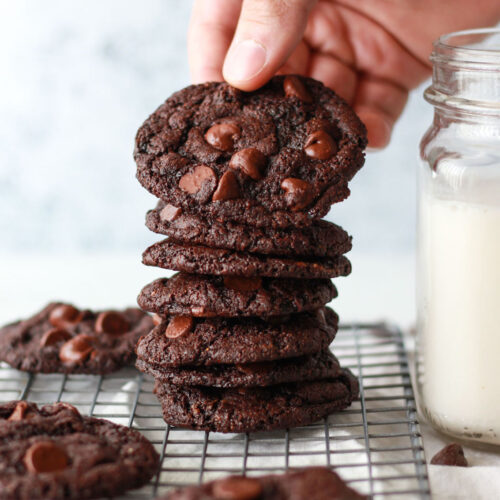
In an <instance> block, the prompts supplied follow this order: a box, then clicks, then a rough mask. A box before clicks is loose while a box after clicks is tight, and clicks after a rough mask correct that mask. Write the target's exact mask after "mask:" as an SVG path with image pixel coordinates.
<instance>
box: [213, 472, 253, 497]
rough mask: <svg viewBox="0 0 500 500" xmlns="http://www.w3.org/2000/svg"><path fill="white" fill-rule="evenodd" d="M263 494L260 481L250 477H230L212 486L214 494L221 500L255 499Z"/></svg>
mask: <svg viewBox="0 0 500 500" xmlns="http://www.w3.org/2000/svg"><path fill="white" fill-rule="evenodd" d="M261 495H262V486H261V484H260V482H259V481H258V480H257V479H251V478H249V477H228V478H226V479H221V480H219V481H216V482H215V483H214V484H213V486H212V496H214V497H215V498H218V499H220V500H255V499H256V498H259V497H260V496H261Z"/></svg>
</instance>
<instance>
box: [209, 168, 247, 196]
mask: <svg viewBox="0 0 500 500" xmlns="http://www.w3.org/2000/svg"><path fill="white" fill-rule="evenodd" d="M240 197H241V190H240V185H239V184H238V179H237V178H236V176H235V175H234V173H233V172H230V171H227V172H224V173H223V174H222V177H221V178H220V181H219V185H218V186H217V189H216V190H215V193H214V194H213V196H212V201H225V200H234V199H235V198H240Z"/></svg>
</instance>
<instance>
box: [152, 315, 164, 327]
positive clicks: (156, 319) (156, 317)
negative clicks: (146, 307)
mask: <svg viewBox="0 0 500 500" xmlns="http://www.w3.org/2000/svg"><path fill="white" fill-rule="evenodd" d="M161 322H162V319H161V316H159V315H158V314H156V313H155V314H153V324H154V325H155V326H158V325H159V324H160V323H161Z"/></svg>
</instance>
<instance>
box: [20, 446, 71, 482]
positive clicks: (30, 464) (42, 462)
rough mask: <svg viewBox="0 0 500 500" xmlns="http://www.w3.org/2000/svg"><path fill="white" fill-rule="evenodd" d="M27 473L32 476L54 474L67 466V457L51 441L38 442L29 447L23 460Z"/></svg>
mask: <svg viewBox="0 0 500 500" xmlns="http://www.w3.org/2000/svg"><path fill="white" fill-rule="evenodd" d="M23 462H24V465H25V467H26V469H27V470H28V472H31V473H33V474H40V473H44V472H45V473H47V472H56V471H59V470H62V469H65V468H66V467H67V466H68V462H69V460H68V455H67V454H66V452H65V451H64V450H63V449H62V448H61V447H60V446H57V445H56V444H55V443H53V442H52V441H38V442H37V443H35V444H33V445H31V446H30V447H29V448H28V450H27V451H26V453H25V454H24V459H23Z"/></svg>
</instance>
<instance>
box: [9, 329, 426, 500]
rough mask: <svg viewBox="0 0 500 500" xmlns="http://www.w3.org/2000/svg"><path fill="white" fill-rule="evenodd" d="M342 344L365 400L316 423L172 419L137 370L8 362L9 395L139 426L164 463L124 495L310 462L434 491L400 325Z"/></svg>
mask: <svg viewBox="0 0 500 500" xmlns="http://www.w3.org/2000/svg"><path fill="white" fill-rule="evenodd" d="M332 348H333V349H332V350H333V351H334V353H335V355H336V356H337V357H338V358H339V360H340V362H341V364H342V365H343V366H347V367H349V368H351V370H352V371H353V372H354V373H355V374H356V375H358V376H359V380H360V389H361V391H360V392H361V394H360V399H359V401H356V402H354V403H353V404H352V406H351V407H350V408H349V409H347V410H344V411H342V412H340V413H336V414H334V415H331V416H330V417H329V418H328V419H325V420H324V421H322V422H318V423H317V424H314V425H310V426H307V427H299V428H294V429H290V430H288V431H278V432H259V433H252V434H219V433H213V432H211V433H209V432H202V431H191V430H186V429H179V428H174V427H172V426H169V425H166V424H165V423H164V421H163V419H162V418H161V408H160V405H159V403H158V402H157V400H156V397H155V396H154V394H153V393H152V390H153V380H152V379H151V378H150V377H148V376H145V375H142V374H140V373H139V372H137V371H136V370H135V369H133V368H127V369H124V370H121V371H120V372H117V373H114V374H111V375H108V376H104V377H103V376H88V375H68V376H66V375H33V374H28V373H24V372H19V371H16V370H13V369H11V368H9V367H8V366H7V365H5V364H0V400H1V401H9V400H12V399H27V400H30V401H34V402H37V403H39V404H45V403H52V402H54V401H67V402H71V403H72V404H74V405H75V406H77V407H78V409H79V410H80V411H81V412H82V413H83V414H88V415H92V416H97V417H103V418H107V419H110V420H112V421H114V422H116V423H120V424H124V425H129V426H132V427H134V428H135V429H137V430H139V431H140V432H142V433H143V434H144V435H145V436H146V437H147V438H148V439H149V440H150V441H152V442H153V444H154V445H155V447H156V449H157V450H158V452H159V453H160V456H161V470H160V472H159V473H158V474H157V475H156V476H155V477H154V478H153V480H152V481H151V483H150V484H149V485H147V486H146V487H144V488H142V489H140V490H135V491H131V492H129V493H128V494H127V495H125V496H124V497H123V498H128V499H130V498H134V499H146V498H147V499H149V498H154V497H156V496H159V495H161V494H163V493H166V492H168V491H169V490H170V489H172V488H174V487H179V486H185V485H188V484H196V483H199V482H203V481H209V480H212V479H216V478H218V477H221V476H225V475H228V474H247V475H249V476H252V475H262V474H270V473H280V472H283V471H285V470H287V469H289V468H300V467H304V466H308V465H325V466H330V467H334V468H335V470H336V471H337V472H338V474H340V475H341V476H342V477H343V478H344V479H345V480H346V481H347V482H348V483H349V484H350V486H352V487H353V488H355V489H357V490H358V491H359V492H361V493H364V494H367V495H370V497H371V498H376V499H379V498H389V497H390V498H394V497H398V498H430V491H429V483H428V477H427V469H426V462H425V456H424V449H423V446H422V438H421V435H420V432H419V426H418V421H417V414H416V405H415V398H414V395H413V391H412V386H411V382H410V373H409V367H408V358H407V355H406V352H405V348H404V344H403V337H402V335H401V332H400V330H399V329H397V328H395V327H392V326H388V325H386V324H382V323H381V324H350V325H343V326H341V328H340V330H339V333H338V334H337V338H336V339H335V341H334V342H333V344H332Z"/></svg>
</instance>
